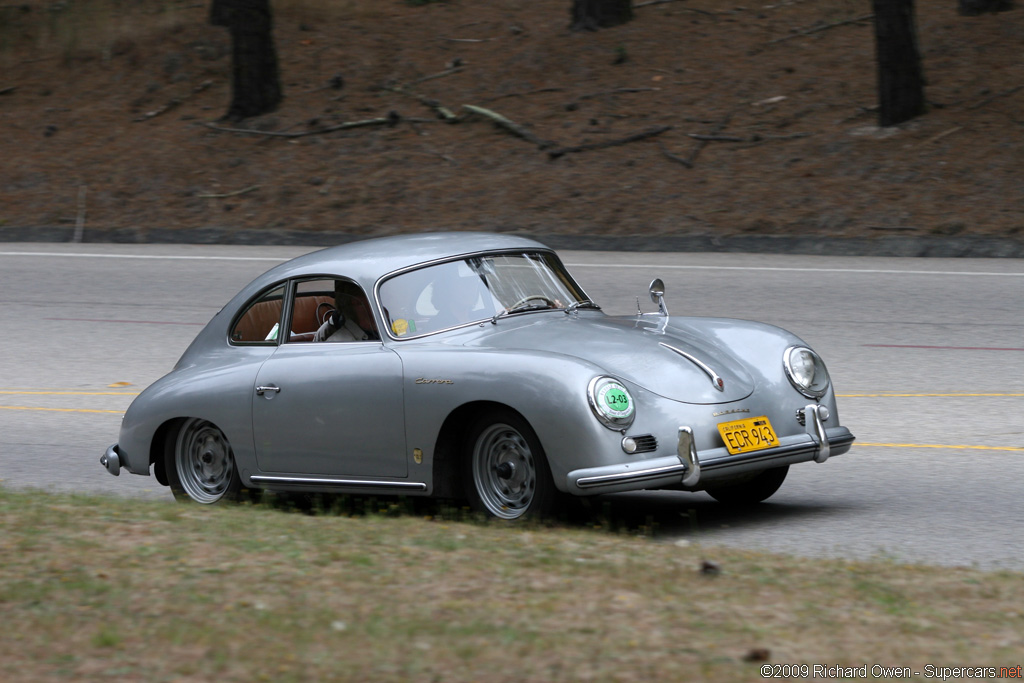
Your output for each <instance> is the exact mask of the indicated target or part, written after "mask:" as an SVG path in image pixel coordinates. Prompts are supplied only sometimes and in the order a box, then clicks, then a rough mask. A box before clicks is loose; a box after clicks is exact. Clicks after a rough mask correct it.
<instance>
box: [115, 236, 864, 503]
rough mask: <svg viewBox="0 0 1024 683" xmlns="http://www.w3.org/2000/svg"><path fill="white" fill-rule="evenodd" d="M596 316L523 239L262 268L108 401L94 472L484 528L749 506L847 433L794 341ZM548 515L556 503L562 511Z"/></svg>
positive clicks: (421, 242)
mask: <svg viewBox="0 0 1024 683" xmlns="http://www.w3.org/2000/svg"><path fill="white" fill-rule="evenodd" d="M650 295H651V298H652V300H653V302H654V303H656V304H658V309H659V310H658V312H656V313H648V314H640V313H639V312H638V313H637V314H636V315H635V316H622V317H612V316H608V315H606V314H604V313H603V312H601V310H600V307H599V306H598V305H597V304H596V303H594V302H593V301H591V300H590V299H589V298H588V297H587V295H586V293H585V292H584V291H583V289H582V288H581V287H580V286H579V285H578V284H577V283H576V282H575V281H574V280H573V278H572V277H571V276H570V275H569V273H568V272H567V271H566V269H565V268H564V266H563V265H562V263H561V262H560V261H559V259H558V256H557V255H556V254H555V253H554V252H553V251H552V250H550V249H548V248H547V247H545V246H543V245H541V244H539V243H537V242H535V241H532V240H527V239H522V238H517V237H507V236H499V235H489V234H480V233H454V234H453V233H448V234H445V233H437V234H426V235H414V236H400V237H389V238H380V239H373V240H367V241H363V242H355V243H351V244H346V245H342V246H337V247H332V248H329V249H324V250H322V251H318V252H315V253H311V254H307V255H305V256H300V257H299V258H296V259H294V260H292V261H289V262H287V263H284V264H281V265H279V266H277V267H275V268H273V269H271V270H270V271H268V272H267V273H265V274H263V275H261V276H260V277H258V278H257V279H256V280H254V281H253V282H252V283H251V284H249V285H248V286H247V287H245V288H244V289H243V290H242V291H241V292H240V293H239V294H238V295H237V296H235V298H234V299H232V300H231V301H230V302H229V303H228V304H227V305H226V306H225V307H224V308H223V309H222V310H221V311H220V312H219V313H218V314H217V315H215V316H214V317H213V319H212V320H211V321H210V322H209V323H208V324H207V325H206V327H205V328H204V329H203V331H202V332H200V333H199V335H198V336H197V337H196V339H195V341H193V342H192V344H191V346H189V348H188V349H187V350H186V351H185V353H184V355H183V356H182V357H181V360H179V361H178V364H177V365H176V366H175V367H174V369H173V370H172V371H171V372H170V373H169V374H168V375H166V376H165V377H163V378H162V379H160V380H158V381H157V382H155V383H154V384H152V385H151V386H150V387H148V388H147V389H146V390H145V391H143V392H142V394H140V395H139V396H138V397H137V398H136V399H135V401H134V402H133V403H132V404H131V406H130V407H129V408H128V411H127V412H126V413H125V416H124V420H123V422H122V425H121V432H120V439H119V441H118V443H117V444H115V445H113V446H111V447H110V448H108V449H107V451H106V453H105V454H104V455H103V456H102V458H101V463H102V464H103V466H104V467H105V468H106V469H107V470H108V471H109V472H110V473H111V474H115V475H116V474H118V473H119V472H120V470H121V468H125V469H127V470H128V471H129V472H132V473H134V474H144V475H148V474H149V473H150V470H152V471H153V473H154V474H155V476H156V478H157V480H158V481H160V483H161V484H164V485H166V486H170V488H171V490H172V491H173V493H174V495H175V496H176V497H177V498H180V499H185V500H193V501H196V502H199V503H216V502H218V501H221V500H233V499H238V498H239V497H240V496H242V495H243V492H245V491H248V490H254V489H255V490H258V489H269V490H273V491H282V492H295V491H307V492H313V491H315V492H339V493H356V494H359V493H362V494H366V493H375V494H381V493H388V494H404V495H423V496H440V497H446V498H447V497H455V498H468V500H469V503H470V504H471V505H472V506H473V507H474V508H475V509H477V510H480V511H483V512H485V513H487V514H489V515H493V516H495V517H499V518H504V519H515V518H519V517H522V516H524V515H529V516H540V515H545V514H550V513H552V512H554V511H556V509H557V507H558V505H559V503H560V501H562V499H563V496H565V495H566V494H571V495H575V496H589V495H594V494H600V493H609V492H616V491H631V490H639V489H677V490H684V491H699V490H704V491H707V492H708V493H709V494H711V495H712V496H713V497H714V498H716V499H717V500H719V501H722V502H724V503H730V504H749V503H756V502H759V501H762V500H764V499H765V498H767V497H768V496H770V495H772V494H773V493H774V492H775V491H776V490H777V489H778V488H779V486H780V485H781V484H782V481H783V479H784V478H785V477H786V473H787V471H788V469H789V466H790V465H792V464H794V463H799V462H805V461H811V460H813V461H816V462H819V463H821V462H825V460H827V459H828V458H829V457H830V456H832V455H838V454H841V453H845V452H847V451H848V450H849V449H850V446H851V444H852V443H853V440H854V437H853V435H852V434H851V433H850V431H849V430H848V429H847V428H845V427H843V426H841V425H840V424H839V415H838V412H837V411H836V403H835V394H834V392H833V389H832V385H831V381H830V380H829V375H828V372H827V370H826V369H825V365H824V363H823V362H822V361H821V359H820V358H819V357H818V355H817V354H816V353H815V352H814V351H813V350H812V349H810V348H808V346H807V345H806V344H805V343H804V342H803V341H801V340H800V339H799V338H797V337H796V336H794V335H792V334H790V333H789V332H786V331H785V330H782V329H779V328H777V327H772V326H770V325H765V324H761V323H756V322H747V321H741V320H732V319H724V318H694V317H675V316H673V317H670V316H669V315H668V312H667V309H666V305H665V302H664V287H663V285H662V283H661V281H660V280H655V281H654V282H653V283H652V284H651V288H650ZM563 502H564V501H563Z"/></svg>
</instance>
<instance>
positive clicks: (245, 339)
mask: <svg viewBox="0 0 1024 683" xmlns="http://www.w3.org/2000/svg"><path fill="white" fill-rule="evenodd" d="M283 306H284V285H280V286H278V287H275V288H274V289H271V290H270V291H268V292H264V293H263V294H261V295H260V296H258V297H256V299H254V300H253V301H252V302H250V303H249V305H248V306H247V307H246V309H245V310H244V312H243V313H242V315H240V316H238V319H237V320H235V324H234V325H233V326H232V327H231V341H232V342H235V343H237V344H277V335H278V331H279V330H280V329H281V310H282V308H283Z"/></svg>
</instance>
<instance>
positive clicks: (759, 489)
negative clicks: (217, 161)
mask: <svg viewBox="0 0 1024 683" xmlns="http://www.w3.org/2000/svg"><path fill="white" fill-rule="evenodd" d="M788 472H789V465H784V466H782V467H775V468H772V469H770V470H765V471H764V472H758V473H757V474H755V475H754V476H753V477H751V478H750V479H747V480H746V481H743V482H741V483H739V484H729V485H723V486H715V487H710V488H708V489H707V492H708V494H709V495H710V496H711V497H712V498H714V499H715V500H717V501H718V502H720V503H725V504H727V505H754V504H756V503H760V502H761V501H763V500H767V499H768V498H770V497H771V495H772V494H773V493H775V492H776V491H778V490H779V487H780V486H782V482H783V481H785V480H786V474H787V473H788Z"/></svg>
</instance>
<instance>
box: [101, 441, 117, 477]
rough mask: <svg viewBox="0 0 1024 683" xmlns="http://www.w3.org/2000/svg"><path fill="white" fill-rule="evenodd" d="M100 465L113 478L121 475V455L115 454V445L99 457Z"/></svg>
mask: <svg viewBox="0 0 1024 683" xmlns="http://www.w3.org/2000/svg"><path fill="white" fill-rule="evenodd" d="M100 464H101V465H103V467H104V468H106V470H107V472H110V473H111V474H113V475H114V476H115V477H116V476H118V475H120V474H121V455H120V454H119V453H118V452H117V444H116V443H115V444H114V445H113V446H111V447H110V448H108V449H107V451H106V453H104V454H103V455H101V456H100Z"/></svg>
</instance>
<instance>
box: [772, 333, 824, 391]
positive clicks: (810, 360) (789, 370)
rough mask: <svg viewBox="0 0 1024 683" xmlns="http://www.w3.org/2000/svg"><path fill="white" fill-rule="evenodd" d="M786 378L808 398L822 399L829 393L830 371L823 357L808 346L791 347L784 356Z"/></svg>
mask: <svg viewBox="0 0 1024 683" xmlns="http://www.w3.org/2000/svg"><path fill="white" fill-rule="evenodd" d="M782 358H783V363H784V364H785V366H786V376H787V377H789V381H790V382H792V384H793V386H794V387H796V390H797V391H799V392H800V393H801V394H803V395H804V396H806V397H808V398H815V399H817V398H821V397H822V396H824V395H825V392H826V391H828V385H829V381H830V380H829V377H828V370H826V369H825V363H824V362H823V361H822V360H821V357H820V356H819V355H818V354H816V353H815V352H814V351H811V350H810V349H809V348H807V347H806V346H791V347H789V348H788V349H786V353H785V354H783V357H782Z"/></svg>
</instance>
